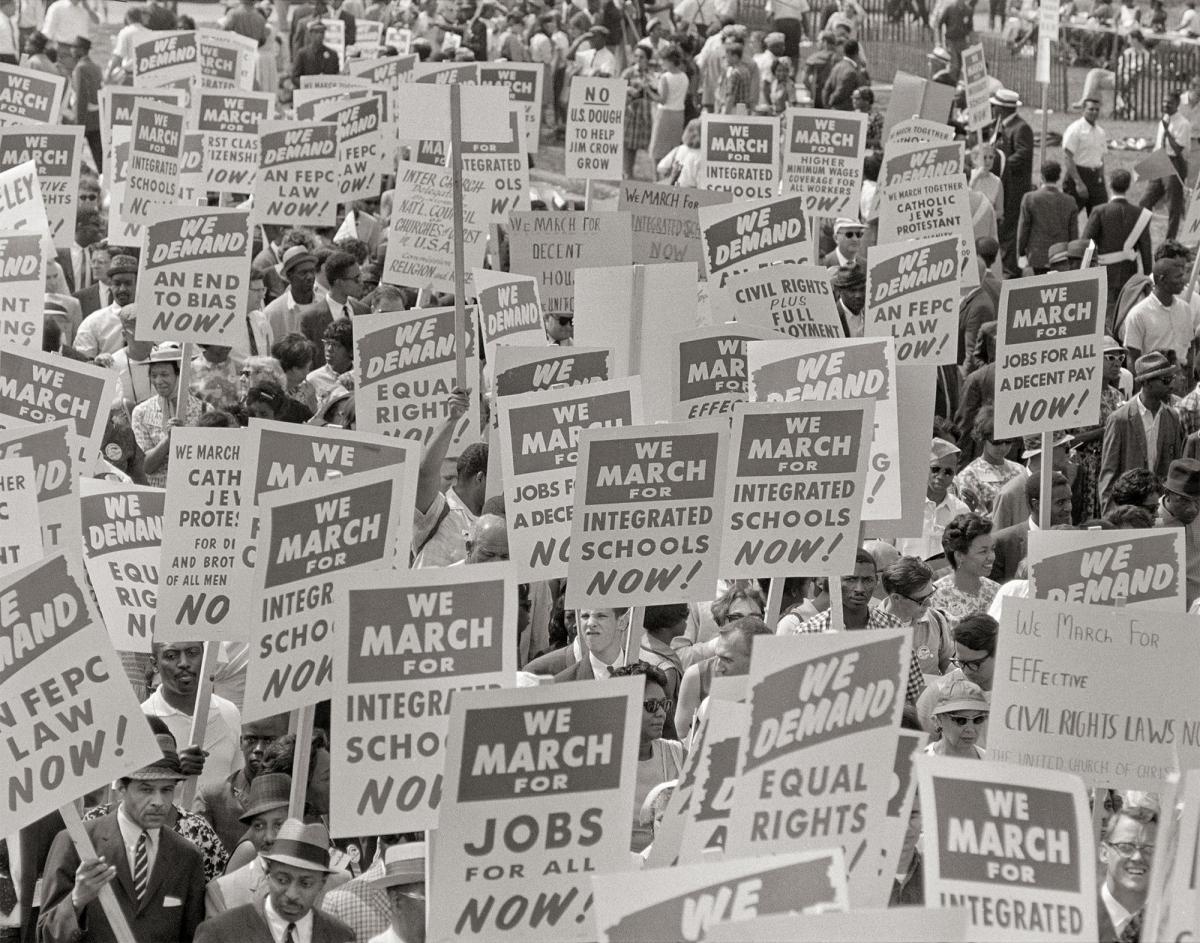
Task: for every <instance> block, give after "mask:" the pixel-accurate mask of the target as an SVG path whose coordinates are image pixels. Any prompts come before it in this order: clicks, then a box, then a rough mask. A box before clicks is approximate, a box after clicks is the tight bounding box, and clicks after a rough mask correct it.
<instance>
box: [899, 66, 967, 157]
mask: <svg viewBox="0 0 1200 943" xmlns="http://www.w3.org/2000/svg"><path fill="white" fill-rule="evenodd" d="M953 105H954V87H953V86H950V85H943V84H942V83H941V82H931V81H930V80H929V79H926V78H922V77H921V76H919V75H912V74H911V73H909V72H905V71H903V70H899V71H897V72H896V74H895V75H893V76H892V94H891V95H890V96H889V98H888V106H887V111H885V112H884V114H883V139H884V141H886V140H887V139H888V135H889V133H890V132H891V130H892V128H893V127H895V126H896V125H897V124H899V123H901V122H903V121H907V120H908V119H909V118H912V117H914V116H916V117H918V118H926V119H928V120H929V121H933V122H937V123H938V124H946V125H948V124H949V121H950V109H951V108H952V107H953ZM951 133H953V132H951Z"/></svg>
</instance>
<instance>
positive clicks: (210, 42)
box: [196, 27, 270, 92]
mask: <svg viewBox="0 0 1200 943" xmlns="http://www.w3.org/2000/svg"><path fill="white" fill-rule="evenodd" d="M196 42H197V44H198V45H199V50H200V86H201V87H202V88H218V89H225V90H227V91H235V92H237V91H242V92H249V91H251V90H252V89H253V88H254V69H255V65H256V63H257V61H258V43H256V42H255V41H254V40H253V39H251V38H250V37H249V36H242V35H241V34H240V33H235V32H233V31H232V30H226V29H216V28H210V27H201V28H200V29H199V30H198V31H197V33H196ZM266 48H268V49H269V48H270V47H269V46H268V47H266Z"/></svg>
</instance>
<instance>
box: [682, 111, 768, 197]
mask: <svg viewBox="0 0 1200 943" xmlns="http://www.w3.org/2000/svg"><path fill="white" fill-rule="evenodd" d="M700 153H701V154H702V155H703V160H702V161H701V162H700V187H701V189H704V190H724V191H726V192H728V193H731V194H733V199H734V201H744V200H766V199H769V198H770V197H772V196H774V195H775V193H776V192H777V191H778V189H779V119H778V118H775V117H762V116H752V115H750V116H748V115H714V114H710V113H708V112H705V113H704V114H703V115H701V116H700Z"/></svg>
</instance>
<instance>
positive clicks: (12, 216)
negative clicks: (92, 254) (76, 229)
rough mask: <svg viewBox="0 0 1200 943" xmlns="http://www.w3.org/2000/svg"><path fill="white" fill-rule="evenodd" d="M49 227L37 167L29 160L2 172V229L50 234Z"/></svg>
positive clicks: (0, 193)
mask: <svg viewBox="0 0 1200 943" xmlns="http://www.w3.org/2000/svg"><path fill="white" fill-rule="evenodd" d="M49 228H50V222H49V217H48V216H47V215H46V204H45V203H44V202H43V200H42V187H41V182H40V180H39V179H38V171H37V164H36V163H35V162H34V161H33V160H28V161H25V162H24V163H22V164H18V165H17V166H16V167H11V168H9V169H8V170H5V171H4V172H3V173H0V230H5V231H10V232H19V233H22V234H25V233H42V234H47V235H48V234H49ZM72 238H74V233H72Z"/></svg>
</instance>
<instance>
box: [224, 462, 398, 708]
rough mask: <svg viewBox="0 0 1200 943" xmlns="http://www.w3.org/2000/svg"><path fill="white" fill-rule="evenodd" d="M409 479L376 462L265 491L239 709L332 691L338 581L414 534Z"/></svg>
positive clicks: (287, 704)
mask: <svg viewBox="0 0 1200 943" xmlns="http://www.w3.org/2000/svg"><path fill="white" fill-rule="evenodd" d="M413 485H414V479H413V478H412V477H411V476H408V475H405V476H400V477H397V475H396V470H395V469H393V468H379V469H375V470H373V471H364V472H360V473H358V474H355V475H351V476H348V477H346V478H342V479H338V480H336V481H333V482H330V481H322V482H319V483H317V484H312V485H304V486H301V487H297V488H289V489H287V490H286V491H274V492H271V493H269V494H264V495H262V496H261V498H260V499H259V514H260V519H261V528H260V530H259V534H258V547H257V550H256V551H255V567H254V621H253V623H252V626H253V628H252V631H251V644H250V660H249V667H248V669H247V673H246V696H245V701H244V704H243V707H242V716H243V717H244V718H246V719H248V720H254V719H257V718H260V717H268V716H270V715H272V714H278V713H281V712H283V711H290V710H296V709H297V708H300V707H307V706H309V705H312V704H316V703H317V702H319V701H322V700H324V699H325V698H327V697H329V696H330V695H331V694H333V693H334V692H333V659H334V655H335V654H336V652H337V648H338V645H337V638H338V636H337V631H336V627H337V615H338V608H339V607H338V602H337V600H336V598H335V595H334V590H335V589H337V588H338V587H339V586H346V585H349V581H350V580H351V579H353V578H354V577H355V576H356V575H361V574H363V573H365V572H367V571H370V570H381V569H386V568H388V567H389V566H391V565H392V563H393V561H394V560H395V558H396V549H397V545H399V546H401V547H408V546H409V544H411V543H412V508H413V503H414V500H415V492H414V488H413ZM243 624H244V623H243Z"/></svg>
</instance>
